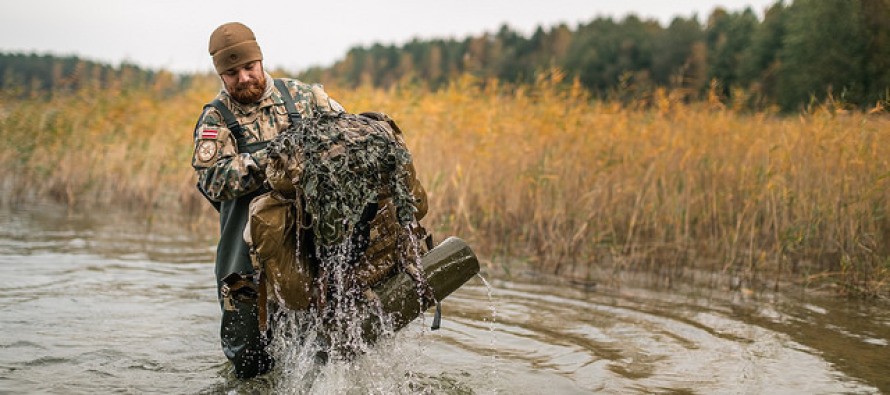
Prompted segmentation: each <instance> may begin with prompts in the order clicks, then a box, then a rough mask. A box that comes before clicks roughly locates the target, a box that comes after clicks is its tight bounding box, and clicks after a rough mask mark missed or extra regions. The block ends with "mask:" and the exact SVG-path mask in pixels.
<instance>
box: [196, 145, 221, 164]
mask: <svg viewBox="0 0 890 395" xmlns="http://www.w3.org/2000/svg"><path fill="white" fill-rule="evenodd" d="M216 151H217V150H216V141H214V140H202V141H201V142H200V143H199V144H198V148H197V149H196V150H195V156H196V157H197V158H198V160H199V161H201V162H210V160H211V159H213V157H214V156H216Z"/></svg>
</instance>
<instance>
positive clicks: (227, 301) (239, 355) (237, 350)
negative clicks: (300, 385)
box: [216, 190, 273, 378]
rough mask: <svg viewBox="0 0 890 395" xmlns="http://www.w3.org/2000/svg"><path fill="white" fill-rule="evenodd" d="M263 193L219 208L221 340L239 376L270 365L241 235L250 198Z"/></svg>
mask: <svg viewBox="0 0 890 395" xmlns="http://www.w3.org/2000/svg"><path fill="white" fill-rule="evenodd" d="M264 192H266V191H265V190H259V191H256V192H253V193H250V194H248V195H245V196H241V197H238V198H235V199H232V200H228V201H224V202H222V205H221V207H220V211H219V220H220V230H221V231H220V240H219V246H218V247H217V250H216V280H217V292H218V293H217V295H218V297H219V301H220V306H221V307H222V325H221V326H220V339H221V343H222V349H223V352H224V353H225V355H226V357H227V358H228V359H229V360H230V361H232V365H233V366H234V368H235V376H237V377H238V378H250V377H254V376H257V375H260V374H263V373H266V372H268V371H269V370H270V369H271V368H272V364H273V361H272V357H271V356H270V355H269V354H267V353H266V351H265V350H264V348H265V346H266V344H265V343H266V342H265V339H267V338H268V337H267V336H263V334H262V333H260V329H259V324H258V316H257V314H258V313H257V310H258V309H257V305H256V297H257V294H256V287H255V286H254V283H253V275H254V270H253V265H252V264H251V262H250V251H249V249H248V246H247V244H246V243H245V242H244V238H243V236H242V235H243V232H244V225H245V224H246V223H247V215H248V209H247V207H248V205H249V204H250V201H251V200H252V199H253V198H254V197H256V196H258V195H260V194H262V193H264Z"/></svg>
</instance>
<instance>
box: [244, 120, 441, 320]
mask: <svg viewBox="0 0 890 395" xmlns="http://www.w3.org/2000/svg"><path fill="white" fill-rule="evenodd" d="M267 151H268V153H269V157H270V162H269V164H268V165H267V167H266V175H267V181H268V184H269V186H270V187H271V189H272V191H271V192H269V193H267V194H264V195H261V196H259V197H257V198H256V199H254V201H253V202H252V203H251V205H250V215H249V220H248V224H247V226H246V228H245V234H244V237H245V241H246V242H247V243H248V245H249V246H250V248H251V257H252V260H253V264H254V269H255V270H256V271H257V273H258V274H259V275H258V281H259V284H258V290H257V291H258V294H259V295H260V296H259V299H260V300H259V301H258V306H259V308H260V312H259V313H260V326H261V328H262V329H265V326H266V323H265V316H266V314H265V313H266V312H265V304H266V303H265V302H266V300H271V301H273V302H275V303H277V304H278V305H280V306H283V307H286V308H289V309H292V310H304V309H308V308H309V307H310V306H312V305H315V306H317V307H320V306H323V305H324V304H325V303H326V298H327V295H328V293H329V292H328V288H329V287H330V284H331V283H332V279H331V278H329V276H330V275H331V270H332V268H331V267H329V263H328V262H330V261H332V258H333V257H334V256H335V255H338V258H339V260H340V261H341V263H342V262H344V261H345V262H346V264H347V265H348V266H349V270H348V274H347V277H348V278H347V279H339V280H340V281H341V284H342V283H343V281H345V282H346V283H347V284H348V286H350V287H354V288H355V289H360V290H362V291H363V292H364V293H365V295H366V296H368V297H373V295H370V294H369V292H370V291H369V290H370V288H371V287H372V286H373V285H375V284H376V283H378V282H380V281H381V280H383V279H385V278H387V277H388V276H390V275H392V274H394V273H395V272H396V271H397V270H398V269H400V268H401V269H405V270H406V271H408V272H409V274H412V276H413V277H415V278H418V277H419V275H418V273H417V272H416V270H417V269H416V267H415V266H414V262H416V261H417V260H418V257H419V256H421V255H422V254H423V253H425V252H426V251H427V250H429V249H430V248H431V246H432V240H431V238H430V236H429V235H428V233H427V232H426V231H425V229H423V227H421V226H420V225H419V223H418V222H417V221H418V220H419V219H421V218H422V217H423V216H424V215H425V214H426V210H427V204H426V192H425V191H424V190H423V187H422V186H421V185H420V183H419V182H418V181H417V178H416V174H415V171H414V167H413V164H412V162H411V156H410V154H409V152H408V150H407V146H406V145H405V141H404V138H403V136H402V132H401V130H400V129H399V128H398V126H397V125H396V124H395V122H394V121H393V120H392V119H391V118H390V117H388V116H386V115H384V114H381V113H363V114H348V113H332V114H320V115H319V116H316V117H313V118H310V119H300V120H298V121H297V122H294V125H292V128H290V129H289V130H287V131H285V132H282V133H280V134H279V135H278V136H276V137H275V138H274V139H273V140H272V141H270V143H269V145H268V146H267ZM417 241H423V242H422V243H418V242H417Z"/></svg>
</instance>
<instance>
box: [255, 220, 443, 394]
mask: <svg viewBox="0 0 890 395" xmlns="http://www.w3.org/2000/svg"><path fill="white" fill-rule="evenodd" d="M407 233H408V234H409V235H411V236H410V237H409V239H410V243H411V244H410V250H411V251H413V253H408V254H404V256H402V257H401V259H402V260H406V259H414V260H416V262H414V264H415V265H416V266H420V258H419V257H420V256H421V255H422V253H421V251H422V248H421V246H420V244H419V240H417V239H416V238H415V237H413V234H411V232H407ZM353 242H354V240H350V239H347V240H345V241H344V242H343V243H341V244H339V245H337V246H335V247H326V248H325V250H324V251H318V252H317V256H319V257H323V259H322V260H321V262H320V265H321V267H322V268H323V269H324V271H325V272H326V273H327V274H326V281H327V288H326V289H327V291H326V292H325V295H326V300H325V303H324V304H323V306H322V307H321V308H318V307H317V306H316V307H313V308H311V309H309V310H308V311H290V310H286V309H279V310H278V311H275V312H274V313H273V314H272V329H273V333H274V336H273V338H272V340H271V342H270V344H269V346H268V347H267V350H268V351H269V352H270V353H271V354H272V355H273V357H274V358H275V360H276V365H277V366H276V369H275V371H276V374H277V379H276V393H295V394H334V393H336V394H342V393H361V394H366V393H381V394H393V393H405V394H409V393H417V389H418V388H423V387H424V386H425V384H423V383H422V379H423V377H421V376H419V375H418V374H416V373H415V369H414V367H415V366H417V364H418V363H419V361H420V360H421V359H422V358H423V355H424V353H423V350H424V348H425V346H424V343H425V342H424V336H423V335H424V333H425V332H426V330H425V329H423V328H425V327H426V325H421V326H420V328H421V330H420V333H419V334H417V333H414V334H406V335H405V336H400V337H398V340H397V336H396V330H397V328H396V327H395V325H394V323H393V317H392V315H391V314H389V313H386V312H384V311H383V309H382V307H381V305H380V304H379V303H375V301H374V300H369V299H367V298H366V295H365V294H364V293H363V291H362V289H360V287H358V285H357V284H356V282H355V281H353V280H354V276H353V273H352V271H351V269H352V268H353V266H354V264H355V254H354V253H353V247H352V246H353V244H352V243H353ZM409 257H413V258H409ZM417 290H418V298H420V297H421V293H420V292H421V288H420V287H418V288H417ZM423 320H424V317H423V314H421V322H422V321H423ZM369 323H371V325H372V326H373V328H372V329H371V330H370V331H369V328H368V324H369ZM369 332H373V335H369ZM418 335H419V336H418Z"/></svg>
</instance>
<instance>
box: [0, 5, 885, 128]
mask: <svg viewBox="0 0 890 395" xmlns="http://www.w3.org/2000/svg"><path fill="white" fill-rule="evenodd" d="M888 21H890V0H794V1H793V2H792V3H791V4H786V3H785V1H782V0H780V1H777V2H776V3H774V4H773V5H771V6H770V7H768V9H766V10H765V13H764V15H763V17H762V18H761V17H759V16H758V15H757V14H756V13H755V12H754V11H752V10H751V9H750V8H746V9H744V10H741V11H729V10H726V9H724V8H716V9H714V10H713V11H712V12H711V14H710V15H709V16H708V17H707V20H706V21H704V22H701V21H699V19H698V17H697V16H691V17H676V18H674V19H673V20H672V21H671V22H670V23H669V24H668V25H667V26H662V25H661V23H659V22H658V21H655V20H644V19H640V18H639V17H637V16H634V15H629V16H626V17H624V18H623V19H621V20H616V19H613V18H606V17H599V18H596V19H593V20H591V21H590V22H588V23H582V24H579V25H578V26H576V27H575V28H570V27H569V26H567V25H565V24H563V25H558V26H553V27H550V28H549V29H547V30H545V29H544V28H543V27H541V26H539V27H538V28H537V29H536V30H535V32H534V33H533V34H531V35H530V36H526V35H523V34H520V33H519V32H517V31H516V30H514V29H512V28H511V27H509V26H507V25H503V26H501V27H500V29H499V30H498V31H497V32H495V33H484V34H482V35H479V36H475V37H473V36H470V37H467V38H464V39H462V40H458V39H454V38H450V39H432V40H419V39H414V40H412V41H410V42H408V43H405V44H403V45H399V46H396V45H392V44H391V45H384V44H374V45H370V46H367V47H364V46H360V47H353V48H351V49H350V50H349V51H348V52H347V53H346V55H345V56H344V57H343V58H342V59H341V60H339V61H337V62H336V63H334V64H333V65H331V66H329V67H315V68H310V69H308V70H305V71H302V72H300V73H296V75H297V76H298V77H300V78H302V79H304V80H306V81H312V82H324V83H325V84H328V85H332V84H337V85H338V86H345V87H356V86H374V87H382V88H387V87H390V86H393V85H395V84H400V83H413V84H421V85H424V86H428V87H429V88H430V89H438V88H440V87H442V86H444V85H446V84H448V83H449V82H450V81H452V80H454V78H456V77H457V76H460V75H465V74H471V75H474V76H476V77H479V78H480V79H483V80H488V79H497V80H499V81H503V82H507V83H515V84H525V83H531V82H534V81H535V79H536V78H538V77H539V76H540V75H542V73H543V72H545V71H550V70H553V69H559V70H561V71H562V72H564V73H565V74H566V75H567V76H568V77H569V78H570V79H577V81H578V82H580V83H581V84H582V85H583V86H584V87H585V88H587V89H588V90H589V91H590V92H591V93H593V94H594V95H596V96H597V97H601V98H609V99H620V100H627V101H637V102H640V101H642V102H644V103H645V101H646V100H647V98H650V97H651V94H652V93H653V92H654V91H655V89H657V88H667V89H670V91H671V92H672V93H674V94H680V95H683V97H684V98H686V99H689V100H697V99H702V98H707V97H714V96H715V95H716V97H717V98H718V99H720V100H721V101H732V102H734V103H741V104H742V105H743V106H744V107H746V108H752V109H763V108H767V107H772V106H777V107H778V108H780V109H783V110H786V111H796V110H799V109H801V108H804V107H805V106H807V105H808V104H810V103H814V102H815V103H823V102H825V101H834V102H835V103H841V104H843V105H849V106H856V107H861V108H871V107H875V106H876V105H878V106H880V105H884V104H887V103H888V100H890V23H888ZM195 77H196V76H193V75H176V76H174V75H172V74H170V73H169V72H165V71H154V70H146V69H142V68H140V67H138V66H136V65H132V64H127V63H123V64H121V65H120V66H118V67H112V66H109V65H105V64H101V63H96V62H92V61H87V60H83V59H79V58H77V57H54V56H50V55H36V54H30V55H26V54H2V53H0V89H2V91H3V92H4V93H5V94H7V95H10V94H11V95H13V96H22V95H33V94H35V93H36V92H59V91H66V90H77V89H84V88H109V87H110V88H117V89H128V88H134V87H146V86H152V87H155V88H162V89H163V90H165V91H177V90H181V89H184V88H185V87H187V86H188V85H189V82H190V81H191V80H192V79H193V78H195Z"/></svg>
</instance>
